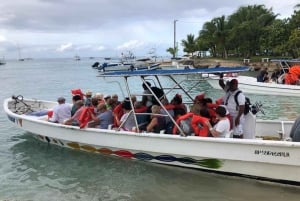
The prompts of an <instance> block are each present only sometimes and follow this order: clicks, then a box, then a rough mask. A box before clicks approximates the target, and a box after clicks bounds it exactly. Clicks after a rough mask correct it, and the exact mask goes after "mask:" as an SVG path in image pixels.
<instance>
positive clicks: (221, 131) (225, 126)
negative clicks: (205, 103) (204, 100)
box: [207, 106, 230, 138]
mask: <svg viewBox="0 0 300 201" xmlns="http://www.w3.org/2000/svg"><path fill="white" fill-rule="evenodd" d="M216 114H217V119H218V122H217V123H216V125H214V126H212V125H211V124H210V123H209V122H207V126H208V128H209V131H210V133H211V135H212V136H213V137H223V138H225V137H229V136H230V121H229V119H228V118H227V117H226V108H225V107H223V106H218V107H217V108H216Z"/></svg>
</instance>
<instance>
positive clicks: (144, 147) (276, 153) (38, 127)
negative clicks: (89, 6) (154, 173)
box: [4, 67, 300, 185]
mask: <svg viewBox="0 0 300 201" xmlns="http://www.w3.org/2000/svg"><path fill="white" fill-rule="evenodd" d="M220 70H222V71H223V72H224V71H225V72H238V71H245V70H247V68H246V67H239V68H218V69H190V70H187V69H185V70H155V71H149V70H144V71H142V70H141V71H124V72H107V73H103V74H101V75H99V76H100V77H106V78H107V77H117V78H118V80H121V79H122V80H123V81H124V82H125V86H126V89H127V92H128V96H130V95H132V93H131V91H130V88H129V85H128V83H129V82H136V79H137V78H139V79H141V81H142V82H143V83H146V80H150V79H151V80H152V81H155V83H156V84H157V86H161V88H162V89H163V90H164V93H165V95H168V94H170V92H171V91H172V90H181V93H182V96H184V97H186V98H190V99H191V100H192V99H193V97H191V96H190V95H189V93H188V91H189V90H188V89H186V87H187V86H190V85H188V84H186V83H185V81H188V79H189V78H188V76H186V75H195V74H202V73H219V72H221V71H220ZM177 75H185V76H181V79H184V80H181V81H179V80H178V79H176V76H177ZM193 77H194V76H193ZM161 78H162V79H164V80H166V79H168V80H169V82H168V87H166V86H162V85H161V84H162V83H161V82H160V79H161ZM193 79H194V78H193ZM200 82H202V80H199V83H200ZM170 83H173V87H170ZM193 86H194V85H193ZM193 86H190V87H193ZM150 91H151V95H152V96H153V97H154V98H155V99H156V100H157V101H159V97H157V96H156V94H155V93H154V92H153V91H152V90H150ZM130 101H131V100H130ZM56 104H57V103H56V102H50V101H43V100H32V99H25V98H23V97H22V96H17V97H11V98H7V99H6V100H5V101H4V111H5V113H6V114H7V116H8V119H9V120H10V121H11V122H13V123H14V124H15V125H16V126H17V127H19V128H20V129H23V130H25V131H28V132H30V133H31V134H32V135H33V136H34V137H36V138H37V139H39V140H41V141H44V142H46V143H48V144H53V145H57V146H62V147H66V148H71V149H76V150H82V151H88V152H93V153H100V154H108V155H112V156H119V157H125V158H130V159H138V160H143V161H149V162H154V163H161V164H167V165H176V166H182V167H187V168H194V169H202V170H206V171H212V172H217V173H223V174H228V175H239V176H246V177H251V178H257V179H263V180H268V181H276V182H282V183H289V184H294V185H299V184H300V143H299V142H291V141H287V138H288V134H289V131H290V129H291V126H292V124H293V121H275V120H274V121H271V120H256V121H254V124H251V125H250V123H249V124H248V125H250V129H252V132H253V133H252V134H253V136H254V137H253V139H233V138H213V137H199V136H185V133H184V132H183V131H182V130H181V128H180V127H179V126H178V124H177V123H176V122H175V121H174V119H173V118H172V117H171V116H169V117H170V118H171V120H172V121H173V123H174V124H175V125H174V126H176V127H177V128H178V130H179V131H180V133H181V135H173V134H164V133H163V132H162V133H144V132H139V129H135V130H134V131H122V130H119V129H117V130H109V129H97V128H82V129H80V128H79V127H76V126H68V125H62V124H57V123H51V122H48V121H47V111H49V110H52V108H53V107H54V106H55V105H56ZM159 104H160V105H161V107H162V108H163V109H164V110H166V108H165V107H164V106H163V105H162V104H161V102H160V101H159ZM131 105H132V102H131ZM131 112H132V113H133V114H134V117H135V123H136V125H137V120H136V115H135V114H136V113H135V112H134V111H133V110H132V111H131ZM166 114H169V113H168V112H167V113H166ZM249 115H250V116H249V118H250V119H252V120H253V119H254V120H255V118H254V116H253V115H252V114H249ZM137 126H138V125H137ZM137 128H138V127H137Z"/></svg>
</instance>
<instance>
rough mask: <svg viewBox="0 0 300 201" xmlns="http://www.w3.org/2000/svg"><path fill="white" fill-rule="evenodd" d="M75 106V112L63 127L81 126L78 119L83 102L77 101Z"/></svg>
mask: <svg viewBox="0 0 300 201" xmlns="http://www.w3.org/2000/svg"><path fill="white" fill-rule="evenodd" d="M75 105H76V108H77V110H76V112H75V114H74V115H73V116H72V117H71V118H69V119H67V120H66V121H65V122H64V124H65V125H72V126H79V125H80V124H81V121H80V120H79V118H80V116H81V113H82V111H83V109H84V107H83V106H84V104H83V101H82V100H78V101H76V103H75Z"/></svg>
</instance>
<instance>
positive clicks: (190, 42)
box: [181, 34, 197, 56]
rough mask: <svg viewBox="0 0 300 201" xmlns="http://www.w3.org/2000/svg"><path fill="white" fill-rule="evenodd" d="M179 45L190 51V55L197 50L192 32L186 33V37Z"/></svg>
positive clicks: (185, 50)
mask: <svg viewBox="0 0 300 201" xmlns="http://www.w3.org/2000/svg"><path fill="white" fill-rule="evenodd" d="M181 45H182V46H183V47H184V48H183V51H184V52H187V53H191V54H192V56H193V55H194V52H196V51H197V40H196V39H195V36H194V35H193V34H189V35H187V39H186V40H182V41H181Z"/></svg>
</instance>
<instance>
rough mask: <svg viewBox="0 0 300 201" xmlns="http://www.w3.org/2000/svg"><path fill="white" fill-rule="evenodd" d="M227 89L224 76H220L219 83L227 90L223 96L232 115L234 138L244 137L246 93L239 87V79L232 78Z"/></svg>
mask: <svg viewBox="0 0 300 201" xmlns="http://www.w3.org/2000/svg"><path fill="white" fill-rule="evenodd" d="M228 84H229V86H228V87H229V88H228V89H227V87H226V85H225V83H224V80H223V76H222V75H221V76H220V80H219V85H220V86H221V87H222V89H223V90H224V91H225V92H226V94H225V96H224V97H223V103H224V105H226V107H227V109H228V111H229V114H230V116H231V117H232V118H231V119H232V121H233V122H232V125H233V138H243V134H244V130H243V124H244V110H245V100H246V98H245V95H244V94H243V92H241V91H240V90H239V89H238V81H237V79H232V80H231V81H230V82H229V83H228Z"/></svg>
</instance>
